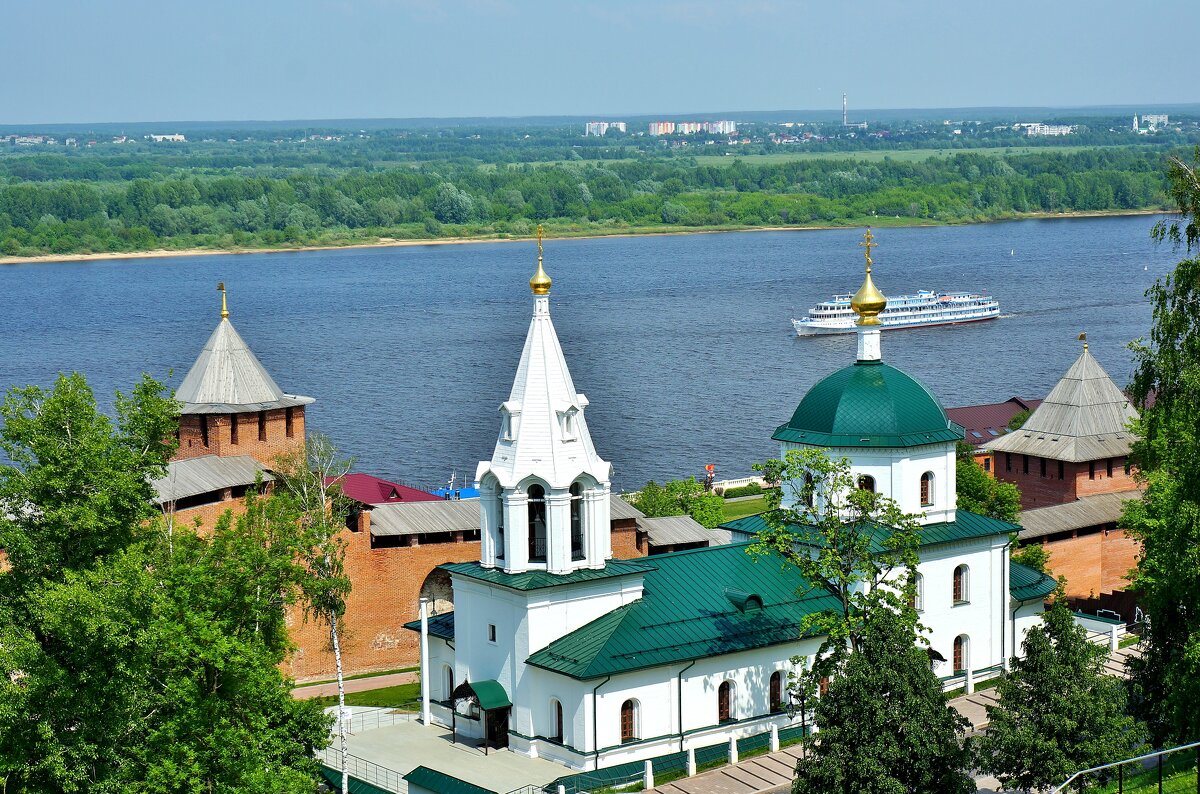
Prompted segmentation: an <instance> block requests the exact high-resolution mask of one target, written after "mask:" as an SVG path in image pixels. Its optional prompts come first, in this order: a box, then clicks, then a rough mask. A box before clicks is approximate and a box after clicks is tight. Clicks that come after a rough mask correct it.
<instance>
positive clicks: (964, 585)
mask: <svg viewBox="0 0 1200 794" xmlns="http://www.w3.org/2000/svg"><path fill="white" fill-rule="evenodd" d="M970 602H971V571H970V569H968V568H967V566H965V565H960V566H958V567H957V568H955V569H954V603H955V604H969V603H970Z"/></svg>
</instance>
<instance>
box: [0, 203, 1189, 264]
mask: <svg viewBox="0 0 1200 794" xmlns="http://www.w3.org/2000/svg"><path fill="white" fill-rule="evenodd" d="M1167 214H1172V213H1168V212H1166V211H1164V210H1158V209H1146V210H1099V211H1094V212H1054V213H1049V212H1031V213H1026V214H1024V215H1016V216H1013V217H1011V218H1002V219H998V220H995V221H978V222H976V221H964V222H962V223H954V224H945V223H937V222H920V223H890V222H889V221H891V220H892V219H890V218H879V219H878V220H879V221H880V222H881V225H882V226H884V227H887V228H913V227H922V226H949V225H953V226H959V225H961V226H967V225H974V224H975V223H1006V222H1008V221H1022V220H1037V219H1058V218H1106V217H1124V216H1132V215H1167ZM856 225H857V224H825V225H816V226H744V227H742V226H722V227H720V228H713V229H682V230H681V229H672V230H667V231H656V230H655V229H654V227H648V228H646V229H644V230H639V229H622V230H621V231H614V232H613V233H611V234H596V233H593V232H590V231H589V232H588V233H583V234H569V233H568V234H558V235H554V236H552V237H551V238H550V239H560V240H595V239H599V238H603V237H670V236H676V235H683V234H721V233H726V232H811V231H821V230H826V229H846V228H854V227H855V226H856ZM862 225H863V226H866V225H867V224H862ZM532 239H533V237H532V236H528V237H508V236H505V237H499V236H496V237H445V238H439V239H437V240H402V239H395V238H391V237H382V238H380V239H379V240H376V241H374V242H366V243H348V244H345V245H303V246H296V247H293V248H220V249H218V248H181V249H168V248H162V249H155V250H150V251H116V252H109V253H100V254H47V255H45V256H5V257H0V265H20V264H35V263H49V262H87V261H93V260H104V259H157V258H161V257H174V256H214V255H217V254H283V253H290V252H294V251H341V250H348V249H352V248H399V247H404V246H417V245H470V244H473V243H517V242H527V241H529V240H532Z"/></svg>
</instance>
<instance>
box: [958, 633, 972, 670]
mask: <svg viewBox="0 0 1200 794" xmlns="http://www.w3.org/2000/svg"><path fill="white" fill-rule="evenodd" d="M970 663H971V640H970V638H969V637H967V635H966V634H959V635H958V636H957V637H955V638H954V672H956V673H961V672H962V671H964V670H966V669H967V665H969V664H970Z"/></svg>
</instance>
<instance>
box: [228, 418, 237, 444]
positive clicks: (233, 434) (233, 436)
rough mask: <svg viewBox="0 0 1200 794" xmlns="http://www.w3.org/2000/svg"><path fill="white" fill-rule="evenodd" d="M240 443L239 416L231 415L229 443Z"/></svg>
mask: <svg viewBox="0 0 1200 794" xmlns="http://www.w3.org/2000/svg"><path fill="white" fill-rule="evenodd" d="M237 442H238V420H237V414H230V415H229V443H230V444H236V443H237Z"/></svg>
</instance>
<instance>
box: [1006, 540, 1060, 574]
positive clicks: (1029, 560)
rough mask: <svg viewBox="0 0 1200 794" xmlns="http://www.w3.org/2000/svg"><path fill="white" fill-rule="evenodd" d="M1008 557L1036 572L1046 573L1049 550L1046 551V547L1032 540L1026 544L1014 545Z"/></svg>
mask: <svg viewBox="0 0 1200 794" xmlns="http://www.w3.org/2000/svg"><path fill="white" fill-rule="evenodd" d="M1015 542H1016V541H1015V536H1014V543H1015ZM1010 558H1011V559H1012V561H1013V562H1015V563H1017V564H1018V565H1024V566H1025V567H1026V568H1032V569H1033V570H1035V571H1037V572H1038V573H1048V571H1047V566H1049V565H1050V552H1048V551H1046V547H1045V546H1043V545H1042V544H1040V543H1037V542H1034V543H1031V544H1029V545H1028V546H1019V547H1016V549H1015V550H1014V551H1013V552H1012V554H1011V557H1010Z"/></svg>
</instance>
